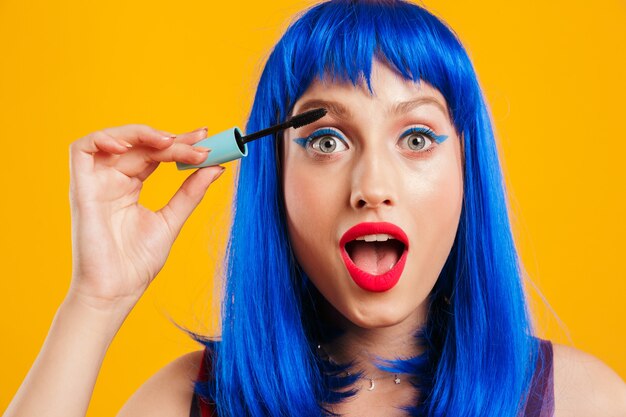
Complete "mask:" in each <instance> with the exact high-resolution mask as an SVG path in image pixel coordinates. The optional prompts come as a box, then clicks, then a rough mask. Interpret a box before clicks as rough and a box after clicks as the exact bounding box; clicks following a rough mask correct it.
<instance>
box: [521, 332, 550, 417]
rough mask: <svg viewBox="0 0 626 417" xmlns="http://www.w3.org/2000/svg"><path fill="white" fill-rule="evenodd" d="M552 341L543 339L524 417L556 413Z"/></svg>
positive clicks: (542, 416) (547, 415)
mask: <svg viewBox="0 0 626 417" xmlns="http://www.w3.org/2000/svg"><path fill="white" fill-rule="evenodd" d="M552 357H553V351H552V343H551V342H550V341H549V340H541V341H540V344H539V354H538V355H537V365H536V368H535V374H534V375H533V379H532V381H531V384H530V392H529V393H528V400H527V401H526V408H525V409H524V413H523V414H522V416H524V417H552V416H553V415H554V375H553V363H552Z"/></svg>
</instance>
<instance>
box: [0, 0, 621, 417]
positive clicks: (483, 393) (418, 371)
mask: <svg viewBox="0 0 626 417" xmlns="http://www.w3.org/2000/svg"><path fill="white" fill-rule="evenodd" d="M317 107H324V108H326V109H327V110H328V115H327V116H325V117H324V118H322V119H321V120H319V121H317V122H315V123H313V124H311V125H308V126H304V127H301V128H299V129H295V130H288V131H285V132H284V134H282V135H279V136H278V137H276V138H275V140H273V141H272V140H268V139H265V140H260V141H255V142H252V143H251V144H250V145H249V156H248V157H246V158H245V159H244V160H242V162H241V166H240V172H239V178H238V189H237V195H236V205H235V215H234V221H233V226H232V230H231V236H230V241H229V246H228V259H227V261H228V269H227V274H226V289H225V295H224V302H223V305H222V335H221V339H220V341H219V342H218V341H213V340H209V339H201V338H200V337H197V336H194V337H197V338H198V339H199V340H202V341H203V343H204V344H205V345H206V349H205V350H204V351H199V352H194V353H192V354H189V355H186V356H184V357H181V358H179V359H178V360H176V361H175V362H173V363H172V364H170V365H168V366H167V367H165V368H164V369H163V370H161V371H160V372H159V373H157V374H156V375H155V376H154V377H153V378H151V379H150V380H149V381H148V382H146V384H145V385H144V386H143V387H142V388H140V389H139V391H138V392H137V393H136V394H135V395H134V396H133V397H132V398H131V399H130V400H129V402H128V403H127V404H126V405H125V407H124V408H123V409H122V410H121V412H120V416H131V415H152V416H155V415H157V416H158V415H164V416H165V415H167V416H172V415H180V416H186V415H189V414H190V408H191V412H192V413H193V412H195V411H197V410H198V409H199V408H201V409H202V410H203V412H205V413H211V412H215V413H218V414H219V415H220V416H243V415H254V416H265V415H268V416H287V415H299V416H313V415H315V416H319V415H322V414H331V413H335V414H342V415H351V416H363V415H367V416H401V415H424V416H426V415H428V416H516V415H526V416H530V415H532V416H548V415H555V416H569V415H572V416H573V415H581V416H593V415H598V416H600V415H601V416H610V415H615V416H618V415H625V414H626V388H625V387H624V383H623V382H622V381H621V380H620V378H619V377H618V376H617V375H615V373H613V372H612V371H611V370H610V369H609V368H607V367H606V366H605V365H604V364H602V363H601V362H600V361H598V360H596V359H594V358H592V357H590V356H589V355H586V354H584V353H582V352H579V351H576V350H574V349H570V348H566V347H562V346H552V345H551V344H550V343H549V342H547V341H540V340H538V339H536V338H535V337H534V336H533V333H532V328H531V326H530V320H529V317H528V313H527V308H526V303H525V300H524V294H523V291H522V283H521V279H520V273H519V266H518V259H517V255H516V252H515V247H514V243H513V239H512V236H511V233H510V226H509V223H508V218H507V209H506V198H505V192H504V189H503V186H502V177H501V173H500V168H499V164H498V158H497V149H496V145H495V140H494V138H493V131H492V128H491V123H490V119H489V115H488V110H487V107H486V105H485V103H484V99H483V97H482V93H481V91H480V87H479V85H478V82H477V79H476V75H475V73H474V70H473V68H472V65H471V62H470V60H469V58H468V56H467V54H466V52H465V51H464V49H463V47H462V46H461V44H460V42H459V41H458V40H457V39H456V37H455V36H454V34H453V33H452V32H451V31H450V30H449V29H448V28H447V27H446V26H445V25H444V24H443V23H442V22H440V21H439V20H438V19H436V18H435V17H434V16H432V15H431V14H429V13H428V12H427V11H426V10H424V9H423V8H420V7H418V6H416V5H412V4H409V3H405V2H400V1H378V2H376V1H369V2H365V1H364V2H351V1H331V2H328V3H322V4H320V5H317V6H315V7H313V8H311V9H310V10H309V11H307V12H306V13H305V14H303V15H302V16H301V17H300V18H299V19H298V20H297V21H296V22H294V23H293V24H292V25H291V27H290V28H289V29H288V31H287V32H286V34H285V35H284V36H283V37H282V38H281V40H280V41H279V42H278V44H277V45H276V47H275V49H274V51H273V53H272V54H271V56H270V58H269V59H268V62H267V64H266V66H265V69H264V71H263V74H262V77H261V80H260V82H259V85H258V89H257V94H256V97H255V101H254V105H253V108H252V112H251V115H250V119H249V121H248V124H247V129H246V130H247V131H249V132H251V131H256V130H259V129H261V128H263V127H267V126H269V125H271V124H274V123H276V122H279V121H282V120H285V119H287V118H289V117H290V116H292V115H295V114H299V113H302V112H304V111H306V110H308V109H311V108H317ZM205 135H206V129H199V130H198V131H195V132H191V133H187V134H183V135H179V136H177V137H175V138H174V137H172V136H173V135H171V134H170V133H168V132H164V131H160V130H156V129H153V128H151V127H148V126H139V125H130V126H122V127H117V128H111V129H105V130H104V131H101V132H96V133H93V134H91V135H88V136H87V137H85V138H82V139H80V140H78V141H76V142H75V143H74V144H73V145H72V147H71V159H72V164H71V168H72V177H71V179H72V187H71V196H72V214H73V216H72V219H73V231H74V236H73V246H74V252H73V253H74V268H73V278H72V285H71V288H70V291H69V293H68V296H67V298H66V300H65V302H64V303H63V305H62V306H61V308H60V309H59V311H58V313H57V316H56V318H55V321H54V323H53V325H52V328H51V331H50V334H49V336H48V338H47V340H46V343H45V345H44V347H43V349H42V352H41V353H40V356H39V358H38V359H37V361H36V362H35V364H34V366H33V368H32V370H31V371H30V373H29V375H28V376H27V378H26V380H25V381H24V383H23V385H22V387H21V388H20V390H19V391H18V393H17V394H16V397H15V399H14V400H13V402H12V404H11V406H10V407H9V409H8V411H7V413H6V414H5V415H6V416H19V415H38V414H42V413H43V412H44V410H45V414H46V415H63V416H75V415H76V416H78V415H84V413H85V410H86V408H87V405H88V403H89V398H90V396H91V391H92V389H93V385H94V382H95V379H96V376H97V374H98V370H99V368H100V365H101V363H102V360H103V358H104V355H105V353H106V349H107V347H108V345H109V344H110V342H111V340H112V338H113V337H114V335H115V333H116V332H117V330H118V329H119V328H120V326H121V324H122V323H123V321H124V318H125V317H126V316H127V314H128V313H129V312H130V310H131V309H132V307H133V306H134V305H135V303H136V302H137V300H138V299H139V298H140V297H141V295H142V294H143V292H144V291H145V289H146V288H147V286H148V285H149V284H150V282H151V281H152V280H153V279H154V277H155V276H156V275H157V273H158V271H159V270H160V269H161V267H162V266H163V264H164V262H165V260H166V258H167V254H168V252H169V249H170V247H171V244H172V243H173V241H174V239H175V238H176V236H177V234H178V233H179V231H180V229H181V227H182V225H183V223H184V222H185V220H186V219H187V218H188V216H189V215H190V213H191V212H192V211H193V209H194V208H195V206H196V205H197V204H198V203H199V201H200V200H201V198H202V196H203V195H204V192H205V191H206V189H207V187H208V186H209V184H210V183H211V182H212V181H214V180H215V179H216V178H217V176H219V174H220V173H221V172H222V169H221V168H218V167H211V168H205V169H201V170H198V171H197V172H195V173H194V174H192V175H191V176H190V177H189V178H188V179H187V180H186V181H185V182H184V183H183V185H182V186H181V188H180V190H179V191H178V192H177V193H176V194H175V195H174V196H173V198H172V199H171V201H170V202H169V203H168V205H167V206H165V207H164V208H163V209H162V210H160V211H158V212H156V213H153V212H150V211H148V210H146V209H144V208H142V207H141V206H139V205H137V198H138V194H139V191H140V189H141V184H142V181H143V180H145V179H146V178H147V177H148V176H149V175H150V174H151V173H152V172H153V171H154V169H156V167H157V165H158V163H159V162H164V161H181V162H186V163H191V164H198V163H200V162H202V161H203V160H204V159H205V158H206V152H203V151H202V150H199V151H197V150H194V148H193V144H194V143H196V142H197V141H199V140H201V139H202V138H204V137H205ZM373 240H376V241H377V242H373ZM59 376H61V377H62V379H63V380H64V381H67V383H66V384H64V385H63V386H58V385H52V384H49V383H47V382H48V381H51V380H52V378H55V380H56V379H58V378H59ZM196 379H198V382H197V384H196V386H195V388H193V387H192V381H194V380H196ZM194 391H195V392H194ZM42 394H43V395H44V397H45V398H53V399H54V401H52V402H48V401H47V402H45V403H43V402H38V401H35V398H36V397H37V398H40V397H41V396H42Z"/></svg>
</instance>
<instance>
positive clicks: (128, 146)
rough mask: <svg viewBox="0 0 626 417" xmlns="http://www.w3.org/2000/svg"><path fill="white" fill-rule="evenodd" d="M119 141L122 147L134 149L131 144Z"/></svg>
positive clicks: (122, 140)
mask: <svg viewBox="0 0 626 417" xmlns="http://www.w3.org/2000/svg"><path fill="white" fill-rule="evenodd" d="M117 141H118V142H119V143H120V145H122V146H126V147H127V148H132V147H133V145H132V144H131V143H129V142H126V141H125V140H124V139H118V140H117Z"/></svg>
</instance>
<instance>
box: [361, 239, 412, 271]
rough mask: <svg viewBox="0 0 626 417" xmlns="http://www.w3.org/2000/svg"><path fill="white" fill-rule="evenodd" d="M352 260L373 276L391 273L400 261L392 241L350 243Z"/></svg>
mask: <svg viewBox="0 0 626 417" xmlns="http://www.w3.org/2000/svg"><path fill="white" fill-rule="evenodd" d="M350 249H351V250H350V252H349V254H350V258H351V259H352V262H354V263H355V265H356V266H357V267H359V269H362V270H363V271H365V272H368V273H370V274H372V275H381V274H384V273H386V272H387V271H389V270H390V269H391V268H392V267H393V266H394V265H395V264H396V262H398V259H400V256H399V254H398V251H397V250H396V248H395V247H394V245H393V244H392V243H390V241H387V242H365V241H362V240H357V241H352V242H350Z"/></svg>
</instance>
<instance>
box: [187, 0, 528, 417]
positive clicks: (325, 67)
mask: <svg viewBox="0 0 626 417" xmlns="http://www.w3.org/2000/svg"><path fill="white" fill-rule="evenodd" d="M374 58H377V59H380V60H381V61H382V62H385V63H386V64H387V65H389V66H390V67H391V68H393V69H395V70H396V71H397V72H398V73H399V74H401V75H402V76H403V77H404V78H405V79H407V80H411V81H413V82H420V81H422V80H423V81H425V82H427V83H429V84H430V85H432V86H433V87H434V88H436V89H437V90H439V91H440V92H441V94H442V95H443V96H444V97H445V99H446V102H447V103H448V106H449V112H450V116H451V119H452V121H453V124H454V126H455V128H456V131H457V132H458V133H459V134H460V135H461V136H460V137H461V143H462V149H463V152H464V200H463V207H462V212H461V218H460V223H459V227H458V230H457V235H456V237H455V241H454V244H453V247H452V249H451V251H450V254H449V256H448V259H447V260H446V263H445V265H444V267H443V269H442V271H441V273H440V275H439V278H438V280H437V283H436V284H435V287H434V289H433V291H432V292H431V294H430V296H429V299H428V302H429V314H428V319H427V323H426V324H425V325H424V327H423V328H422V329H420V331H419V332H418V334H417V335H416V339H415V340H416V343H420V344H422V345H423V346H424V347H425V349H424V353H423V354H421V355H420V356H418V357H415V358H410V359H404V360H400V359H398V360H393V361H391V362H389V363H387V365H386V368H385V369H393V370H394V372H403V373H406V374H407V377H409V379H410V380H411V382H412V383H413V384H414V385H415V386H416V387H417V388H418V390H419V400H418V402H417V403H416V404H415V405H414V406H412V407H408V408H407V412H408V413H409V414H410V415H415V416H418V415H419V416H433V417H434V416H464V417H465V416H476V417H478V416H480V417H487V416H493V417H496V416H497V417H503V416H511V417H512V416H516V415H517V414H518V413H519V411H520V409H521V408H522V407H523V404H524V402H525V398H526V395H527V392H528V386H529V384H530V379H531V377H532V371H533V370H534V366H535V361H536V357H537V340H536V339H535V338H534V337H533V331H532V326H531V324H530V319H529V314H528V311H527V308H526V301H525V298H524V292H523V286H522V282H521V273H520V268H519V264H518V262H519V261H518V258H517V253H516V250H515V245H514V241H513V237H512V234H511V230H510V224H509V219H508V213H507V205H506V193H505V188H504V185H503V179H502V174H501V170H500V165H499V160H498V152H497V147H496V143H495V139H494V134H493V130H492V126H491V121H490V115H489V112H488V109H487V106H486V104H485V100H484V98H483V95H482V92H481V89H480V86H479V84H478V80H477V77H476V74H475V72H474V69H473V66H472V64H471V61H470V59H469V57H468V55H467V53H466V52H465V50H464V48H463V46H462V45H461V43H460V41H459V40H458V39H457V37H456V36H455V34H454V33H453V32H452V31H451V30H450V29H449V28H448V27H447V26H446V25H445V24H444V23H443V22H442V21H440V20H439V19H438V18H436V17H435V16H433V15H432V14H430V13H429V12H428V11H426V10H425V9H423V8H422V7H419V6H417V5H414V4H411V3H407V2H404V1H391V0H389V1H347V0H336V1H329V2H325V3H321V4H318V5H316V6H314V7H312V8H310V9H309V10H307V11H306V12H305V13H304V14H302V15H301V16H300V17H299V18H298V19H297V20H296V21H295V22H293V23H292V24H291V25H290V27H289V28H288V29H287V31H286V33H285V34H284V35H283V37H282V38H281V39H280V41H279V42H278V44H277V45H276V46H275V48H274V50H273V51H272V53H271V55H270V56H269V58H268V60H267V63H266V65H265V68H264V70H263V73H262V75H261V78H260V81H259V84H258V88H257V91H256V95H255V99H254V104H253V107H252V111H251V113H250V118H249V120H248V123H247V126H246V131H248V132H253V131H257V130H260V129H262V128H265V127H267V126H270V125H273V124H275V123H278V122H282V121H284V120H286V119H287V118H288V117H289V116H290V113H291V111H292V110H293V106H294V103H295V102H296V101H297V100H298V98H299V97H300V96H301V95H302V94H303V92H304V91H305V90H306V89H307V88H308V86H309V85H310V84H311V82H312V81H313V80H314V79H316V78H317V77H319V78H324V77H326V76H330V77H332V78H333V79H338V80H340V81H342V82H352V84H354V85H357V83H360V82H362V80H363V79H364V80H366V81H367V85H368V86H370V73H371V68H372V62H373V59H374ZM370 90H371V88H370ZM280 140H281V138H280V137H276V138H275V140H274V141H272V140H268V139H265V140H260V141H254V142H251V143H250V144H249V156H247V157H246V158H244V159H243V160H241V165H240V167H239V172H238V181H237V184H238V186H237V190H236V194H235V201H234V207H233V208H234V215H233V224H232V228H231V234H230V238H229V241H228V246H227V251H226V277H225V290H224V299H223V302H222V307H221V311H222V333H221V340H220V341H219V342H218V341H211V340H208V339H204V340H203V343H204V344H205V345H207V346H209V347H210V348H211V349H212V351H213V352H214V379H213V380H211V381H210V383H208V384H202V383H197V384H196V391H197V392H198V393H199V394H201V395H204V396H207V397H210V398H212V399H213V400H214V401H215V402H216V403H217V407H218V412H219V415H220V416H221V417H235V416H236V417H240V416H255V417H260V416H274V417H275V416H294V415H298V416H321V415H325V414H327V410H326V409H325V405H327V404H331V403H333V402H337V401H341V400H342V399H343V398H345V397H346V396H349V395H351V394H353V393H354V390H350V388H351V387H352V383H353V382H354V375H353V376H352V377H348V378H346V377H341V376H340V375H343V373H342V372H341V371H342V369H345V368H342V367H341V366H335V367H333V366H329V364H328V362H326V361H325V360H323V359H321V358H320V357H319V355H318V354H317V352H316V345H317V343H318V341H319V340H320V338H323V337H324V336H325V335H326V336H328V334H329V333H328V331H327V330H328V329H324V326H323V324H322V323H320V318H319V317H318V315H317V314H316V308H315V306H316V302H317V301H316V300H317V299H318V298H319V297H320V294H319V293H318V292H316V290H315V288H314V287H313V285H312V284H311V282H310V280H309V279H308V278H307V276H306V274H305V273H304V272H303V271H302V270H301V268H300V266H299V265H298V262H297V260H296V259H295V258H294V255H293V252H292V250H291V248H290V242H289V238H288V233H287V227H286V219H285V212H284V201H283V193H282V189H281V177H280V176H281V168H280V156H279V154H278V153H277V143H279V141H280Z"/></svg>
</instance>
